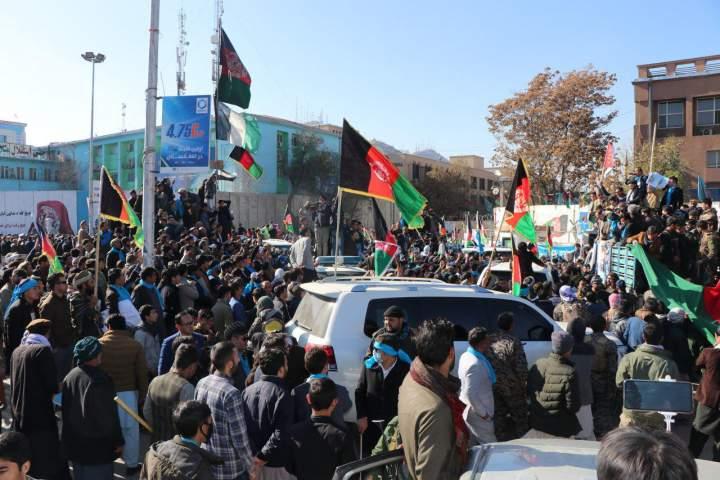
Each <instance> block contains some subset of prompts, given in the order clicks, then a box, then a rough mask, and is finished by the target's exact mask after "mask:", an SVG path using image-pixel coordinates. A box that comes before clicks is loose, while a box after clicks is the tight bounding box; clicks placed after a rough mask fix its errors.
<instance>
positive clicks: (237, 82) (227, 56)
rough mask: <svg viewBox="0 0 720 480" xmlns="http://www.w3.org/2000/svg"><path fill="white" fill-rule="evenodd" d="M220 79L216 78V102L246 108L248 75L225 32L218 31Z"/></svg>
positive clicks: (248, 102) (247, 101)
mask: <svg viewBox="0 0 720 480" xmlns="http://www.w3.org/2000/svg"><path fill="white" fill-rule="evenodd" d="M220 35H221V37H220V77H219V78H218V86H217V96H218V100H220V101H221V102H225V103H231V104H233V105H237V106H238V107H240V108H248V106H249V105H250V83H252V80H251V79H250V73H249V72H248V71H247V69H246V68H245V65H243V62H242V61H241V60H240V57H238V54H237V52H236V51H235V48H234V47H233V45H232V42H230V39H229V38H228V36H227V34H226V33H225V30H223V29H222V28H221V29H220Z"/></svg>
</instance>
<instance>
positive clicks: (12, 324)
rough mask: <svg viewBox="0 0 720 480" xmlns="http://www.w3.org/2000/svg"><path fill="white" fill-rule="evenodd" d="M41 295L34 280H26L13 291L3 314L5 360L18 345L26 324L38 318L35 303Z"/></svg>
mask: <svg viewBox="0 0 720 480" xmlns="http://www.w3.org/2000/svg"><path fill="white" fill-rule="evenodd" d="M41 293H42V289H41V286H40V282H38V281H37V280H36V279H34V278H26V279H25V280H23V281H22V282H20V283H19V284H18V286H17V287H15V290H13V296H12V298H11V299H10V306H9V307H8V309H7V311H6V312H5V358H7V359H8V360H10V359H11V357H12V353H13V351H14V350H15V348H17V347H18V345H20V340H22V336H23V333H25V329H26V328H27V326H28V324H29V323H30V322H32V321H33V320H35V319H36V318H38V316H39V315H38V310H37V303H38V301H39V300H40V295H41Z"/></svg>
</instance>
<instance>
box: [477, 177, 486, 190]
mask: <svg viewBox="0 0 720 480" xmlns="http://www.w3.org/2000/svg"><path fill="white" fill-rule="evenodd" d="M478 188H479V189H480V190H485V179H484V178H479V179H478Z"/></svg>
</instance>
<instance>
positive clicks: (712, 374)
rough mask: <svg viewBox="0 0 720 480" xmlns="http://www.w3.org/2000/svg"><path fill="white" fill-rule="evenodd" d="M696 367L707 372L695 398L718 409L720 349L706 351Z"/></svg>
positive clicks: (707, 405)
mask: <svg viewBox="0 0 720 480" xmlns="http://www.w3.org/2000/svg"><path fill="white" fill-rule="evenodd" d="M695 365H696V366H697V367H698V368H702V369H704V370H705V371H704V372H703V377H702V380H701V381H700V387H699V388H698V390H697V394H696V395H695V398H696V399H697V401H698V403H702V404H703V405H705V406H706V407H710V408H714V409H717V408H718V406H720V348H717V347H715V348H713V347H711V348H706V349H704V350H703V351H702V352H701V353H700V356H699V357H698V359H697V362H695Z"/></svg>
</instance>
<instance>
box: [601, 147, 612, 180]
mask: <svg viewBox="0 0 720 480" xmlns="http://www.w3.org/2000/svg"><path fill="white" fill-rule="evenodd" d="M614 167H615V148H613V144H612V142H610V143H608V144H607V148H606V149H605V158H603V177H607V176H608V174H609V173H610V172H611V171H612V169H613V168H614Z"/></svg>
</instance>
